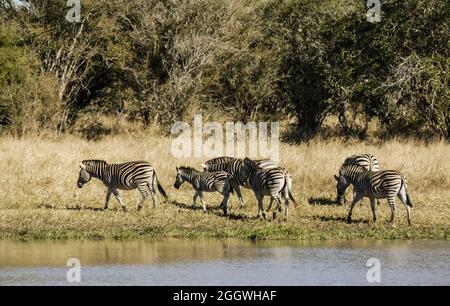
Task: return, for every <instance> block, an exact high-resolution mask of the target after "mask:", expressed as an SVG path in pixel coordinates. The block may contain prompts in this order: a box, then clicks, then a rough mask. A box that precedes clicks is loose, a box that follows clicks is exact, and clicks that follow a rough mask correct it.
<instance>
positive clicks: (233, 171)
mask: <svg viewBox="0 0 450 306" xmlns="http://www.w3.org/2000/svg"><path fill="white" fill-rule="evenodd" d="M253 162H254V163H256V165H257V166H258V167H260V168H264V169H270V168H277V167H279V165H278V164H277V163H276V162H274V161H272V160H269V159H260V160H254V161H253ZM243 165H244V160H243V159H239V158H234V157H227V156H224V157H217V158H213V159H210V160H208V161H206V162H205V163H203V164H202V168H203V170H205V171H225V172H228V173H229V174H230V175H231V176H232V178H231V181H230V182H231V185H232V187H233V190H235V191H236V195H237V197H238V199H239V203H240V205H241V207H243V206H244V200H243V198H242V194H241V189H240V186H243V187H244V188H248V189H250V188H251V186H250V184H249V182H248V180H246V179H244V178H242V177H241V172H242V166H243ZM271 204H272V202H271Z"/></svg>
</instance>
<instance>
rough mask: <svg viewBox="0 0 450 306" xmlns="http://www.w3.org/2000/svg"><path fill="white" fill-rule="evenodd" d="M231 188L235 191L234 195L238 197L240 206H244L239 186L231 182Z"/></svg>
mask: <svg viewBox="0 0 450 306" xmlns="http://www.w3.org/2000/svg"><path fill="white" fill-rule="evenodd" d="M233 189H234V191H236V195H237V197H238V199H239V204H240V205H241V207H244V206H245V205H244V199H243V198H242V193H241V188H240V187H239V185H238V184H233Z"/></svg>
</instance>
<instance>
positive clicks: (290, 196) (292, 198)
mask: <svg viewBox="0 0 450 306" xmlns="http://www.w3.org/2000/svg"><path fill="white" fill-rule="evenodd" d="M288 192H289V198H290V199H291V201H292V202H293V203H294V204H295V205H298V204H297V202H295V200H294V197H293V196H292V193H291V190H290V189H289V190H288Z"/></svg>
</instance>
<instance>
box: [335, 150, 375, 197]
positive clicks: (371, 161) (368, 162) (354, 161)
mask: <svg viewBox="0 0 450 306" xmlns="http://www.w3.org/2000/svg"><path fill="white" fill-rule="evenodd" d="M342 165H357V166H361V167H363V168H364V169H366V170H367V171H380V163H379V162H378V159H377V158H376V157H375V156H373V155H372V154H358V155H352V156H350V157H347V158H346V159H345V160H344V163H343V164H342ZM344 192H345V191H344ZM353 194H354V192H353ZM343 200H344V202H346V199H345V196H344V198H343ZM338 203H339V202H338ZM339 204H340V205H341V204H342V203H339ZM361 204H362V201H361ZM377 204H380V203H379V200H378V199H377Z"/></svg>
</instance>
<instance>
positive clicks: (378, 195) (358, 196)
mask: <svg viewBox="0 0 450 306" xmlns="http://www.w3.org/2000/svg"><path fill="white" fill-rule="evenodd" d="M334 177H335V179H336V181H337V185H336V189H337V193H338V201H339V202H341V201H342V198H343V196H344V192H345V189H346V188H347V187H348V186H349V185H350V184H352V185H353V187H354V190H355V195H354V197H353V201H352V204H351V206H350V210H349V212H348V217H347V222H349V223H350V222H351V221H352V211H353V207H354V206H355V204H356V203H358V202H359V201H361V200H362V199H363V197H368V198H369V199H370V207H371V208H372V214H373V221H376V219H377V216H376V212H375V199H384V198H387V200H388V203H389V206H390V208H391V220H390V223H391V224H392V225H394V224H395V196H398V198H399V199H400V201H402V203H403V204H404V205H405V207H406V212H407V219H408V224H409V225H411V207H412V203H411V200H410V198H409V194H408V191H407V185H406V179H405V177H404V176H403V174H401V173H400V172H398V171H394V170H384V171H367V170H366V169H365V168H364V167H361V166H357V165H343V166H342V167H341V169H340V170H339V176H336V175H335V176H334Z"/></svg>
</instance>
